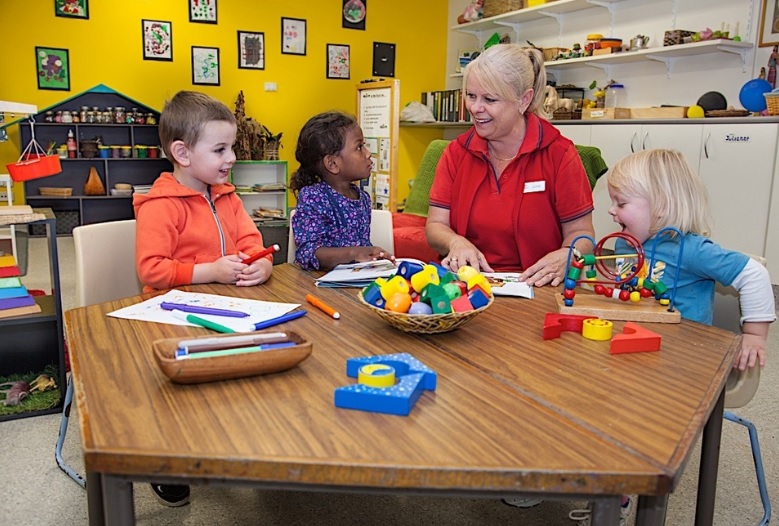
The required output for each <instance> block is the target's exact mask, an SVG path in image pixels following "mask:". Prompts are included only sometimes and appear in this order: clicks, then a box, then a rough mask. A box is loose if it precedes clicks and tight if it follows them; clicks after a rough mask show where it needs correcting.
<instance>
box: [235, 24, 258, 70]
mask: <svg viewBox="0 0 779 526" xmlns="http://www.w3.org/2000/svg"><path fill="white" fill-rule="evenodd" d="M238 68H239V69H265V33H254V32H251V31H238Z"/></svg>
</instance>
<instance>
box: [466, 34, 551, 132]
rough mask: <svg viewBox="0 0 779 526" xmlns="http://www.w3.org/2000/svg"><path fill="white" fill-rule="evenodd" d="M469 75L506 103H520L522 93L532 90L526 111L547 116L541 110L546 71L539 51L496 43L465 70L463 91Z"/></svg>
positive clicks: (542, 109) (542, 107) (542, 108)
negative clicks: (531, 98)
mask: <svg viewBox="0 0 779 526" xmlns="http://www.w3.org/2000/svg"><path fill="white" fill-rule="evenodd" d="M471 76H473V78H474V79H475V80H476V82H478V83H479V84H480V85H481V86H482V87H483V88H484V89H485V90H487V91H488V92H489V93H491V94H493V95H496V96H498V97H500V98H501V99H503V100H506V101H509V102H519V101H520V99H521V98H522V94H523V93H525V92H526V91H527V90H528V89H531V88H532V89H533V100H532V101H531V102H530V105H529V106H528V108H527V110H526V111H529V112H531V113H535V114H536V115H538V116H540V117H544V118H547V117H548V114H547V113H546V112H545V111H544V97H545V93H544V88H546V69H545V68H544V56H543V54H542V53H541V52H540V51H539V50H537V49H535V48H532V47H523V46H520V45H517V44H496V45H494V46H491V47H489V48H487V49H486V50H485V51H484V52H483V53H482V54H481V55H479V56H478V57H476V59H474V60H473V61H471V62H470V63H469V64H468V65H467V66H466V67H465V70H464V71H463V91H465V90H466V89H467V88H466V86H467V85H468V79H469V78H470V77H471Z"/></svg>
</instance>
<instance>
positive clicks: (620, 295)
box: [558, 227, 684, 323]
mask: <svg viewBox="0 0 779 526" xmlns="http://www.w3.org/2000/svg"><path fill="white" fill-rule="evenodd" d="M670 232H675V233H676V234H677V235H679V237H680V245H679V252H678V255H677V268H678V266H679V263H680V262H681V258H682V253H683V250H684V237H683V236H682V235H681V232H680V231H679V230H678V229H676V228H673V227H667V228H664V229H663V230H661V231H660V232H658V233H657V236H656V237H655V240H654V244H653V246H652V254H651V256H650V258H649V260H648V261H647V260H646V258H645V254H644V248H643V246H642V245H641V243H640V242H639V241H638V240H637V239H636V238H634V237H633V236H631V235H629V234H625V233H623V232H616V233H614V234H610V235H608V236H606V237H604V238H603V239H601V240H600V241H599V242H598V243H597V244H596V243H595V240H594V239H592V238H591V237H589V236H580V237H578V238H576V240H578V239H581V238H586V239H589V240H590V242H592V244H593V245H594V246H595V249H594V250H593V253H592V254H585V255H581V254H578V253H575V252H574V250H573V249H569V252H568V263H567V267H566V268H567V270H566V279H565V281H564V282H563V293H562V299H560V297H558V304H559V306H560V312H561V313H567V314H580V315H593V316H598V317H601V318H607V319H613V320H637V321H651V322H661V323H679V322H680V321H681V314H680V313H679V312H678V311H676V310H675V309H674V297H675V295H676V286H677V282H678V276H677V278H676V279H675V280H674V283H673V286H672V287H670V288H669V287H668V285H667V284H666V283H664V282H663V281H662V277H663V272H664V269H665V263H663V262H661V261H657V262H656V261H655V250H656V248H657V243H658V241H659V240H660V238H661V237H662V236H663V234H665V233H670ZM613 238H616V239H621V240H623V241H624V242H625V243H626V244H627V246H628V247H630V249H631V250H632V251H633V252H632V253H628V254H613V255H612V254H604V253H603V252H604V244H605V243H606V242H607V241H608V240H610V239H613ZM576 240H574V243H572V244H571V245H574V244H575V242H576ZM606 261H616V264H615V265H614V266H613V268H610V267H609V266H607V265H606V263H605V262H606ZM582 273H584V278H583V279H582ZM599 276H602V277H604V278H605V279H598V277H599ZM580 284H586V285H587V286H593V288H592V290H593V292H594V295H593V294H592V293H587V294H584V295H579V296H577V293H576V287H577V285H580ZM651 298H654V299H655V301H656V304H654V305H647V303H648V300H649V299H651ZM574 299H576V301H574Z"/></svg>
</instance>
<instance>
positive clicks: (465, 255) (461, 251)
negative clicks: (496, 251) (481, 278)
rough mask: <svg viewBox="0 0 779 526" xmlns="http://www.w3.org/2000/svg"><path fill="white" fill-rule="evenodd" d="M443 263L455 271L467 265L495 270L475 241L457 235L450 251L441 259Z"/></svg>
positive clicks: (487, 270)
mask: <svg viewBox="0 0 779 526" xmlns="http://www.w3.org/2000/svg"><path fill="white" fill-rule="evenodd" d="M441 265H442V266H444V267H446V268H448V269H449V270H451V271H452V272H455V273H456V272H457V270H458V269H459V268H460V267H462V266H465V265H468V266H471V267H473V268H475V269H476V270H478V271H479V272H493V270H492V268H491V267H490V264H489V263H487V259H486V258H485V257H484V254H482V253H481V252H480V251H479V250H478V249H477V248H476V247H475V246H474V245H473V243H471V242H470V241H468V240H467V239H465V238H464V237H460V236H456V238H455V239H454V241H453V242H452V244H451V246H450V247H449V253H448V254H447V255H446V257H445V258H444V259H442V260H441Z"/></svg>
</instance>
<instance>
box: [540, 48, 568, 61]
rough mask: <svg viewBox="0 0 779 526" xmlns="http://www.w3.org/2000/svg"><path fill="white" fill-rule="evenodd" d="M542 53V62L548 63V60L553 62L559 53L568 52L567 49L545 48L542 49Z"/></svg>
mask: <svg viewBox="0 0 779 526" xmlns="http://www.w3.org/2000/svg"><path fill="white" fill-rule="evenodd" d="M542 51H543V53H544V61H545V62H549V61H550V60H554V59H555V58H556V57H557V55H559V54H560V53H566V52H568V48H565V47H545V48H543V50H542Z"/></svg>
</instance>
